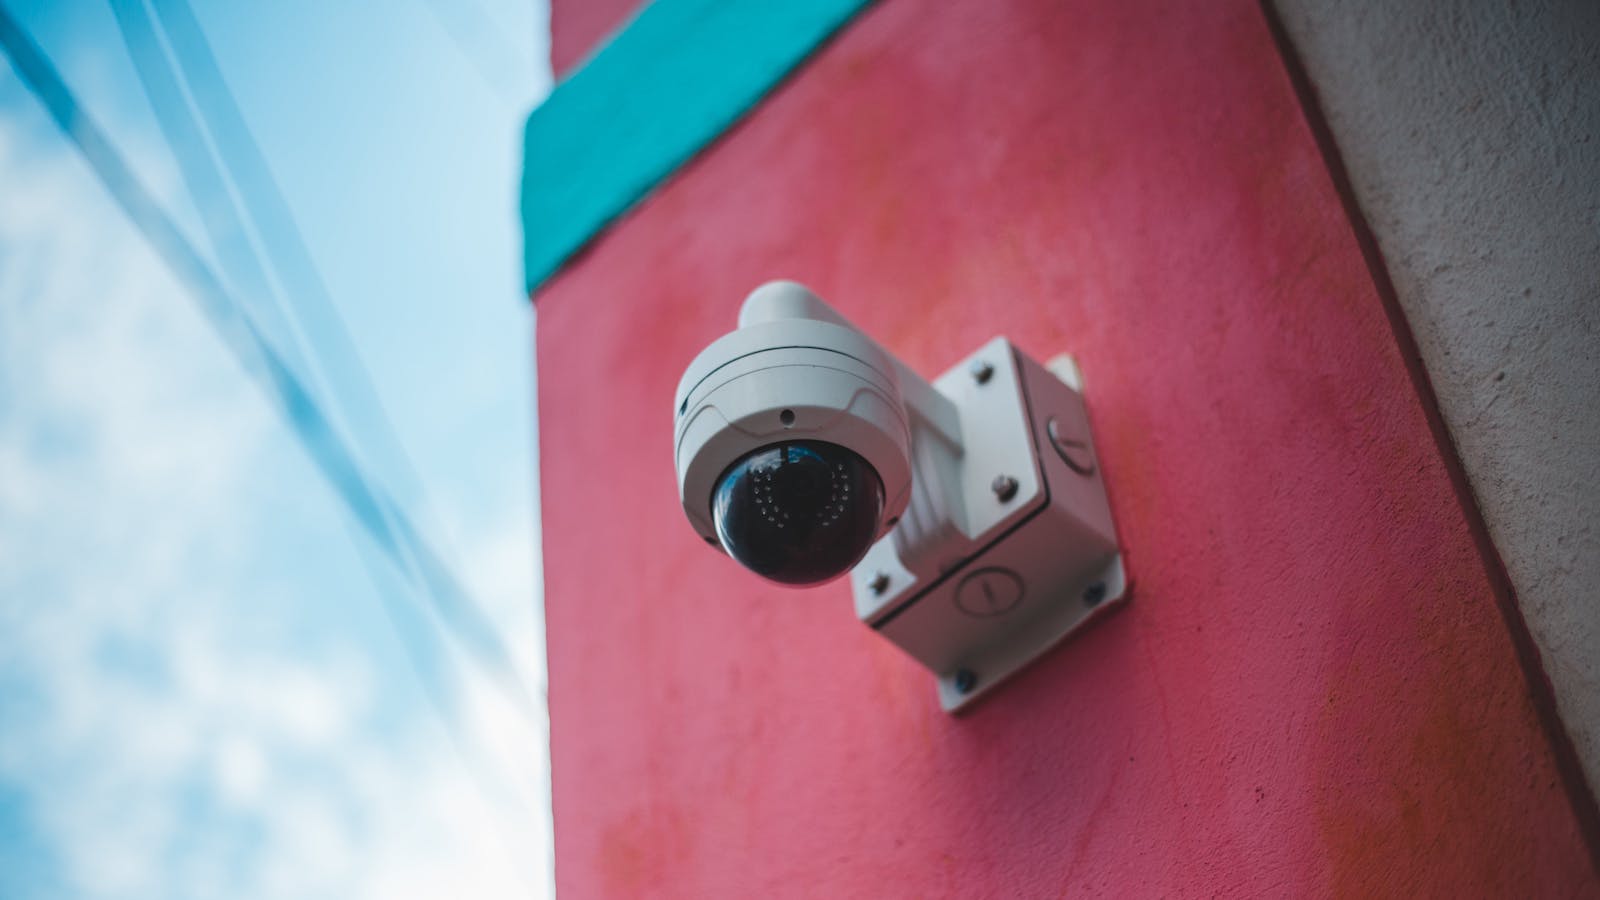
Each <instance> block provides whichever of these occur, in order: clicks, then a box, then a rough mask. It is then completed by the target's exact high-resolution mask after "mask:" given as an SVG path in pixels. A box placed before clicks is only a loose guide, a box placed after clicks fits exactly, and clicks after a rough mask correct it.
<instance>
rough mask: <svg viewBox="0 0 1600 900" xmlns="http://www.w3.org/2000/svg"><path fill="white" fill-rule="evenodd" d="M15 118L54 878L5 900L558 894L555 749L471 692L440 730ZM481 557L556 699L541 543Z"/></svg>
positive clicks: (273, 430)
mask: <svg viewBox="0 0 1600 900" xmlns="http://www.w3.org/2000/svg"><path fill="white" fill-rule="evenodd" d="M5 112H6V111H5V108H4V107H3V106H0V196H3V197H4V204H3V206H0V787H3V788H5V789H7V790H8V791H10V792H14V793H17V794H20V795H21V796H23V797H24V798H25V800H26V802H25V804H23V805H22V807H21V808H22V809H23V810H24V812H23V813H21V815H22V816H23V818H24V822H23V823H22V824H23V826H24V827H25V828H26V829H27V830H28V831H29V832H30V834H31V835H32V836H33V837H34V838H35V840H36V842H37V843H38V844H40V845H42V846H44V847H46V848H48V850H49V853H48V854H45V855H43V856H41V857H39V858H38V859H35V860H32V861H30V862H29V866H32V867H36V868H26V867H25V868H24V869H21V870H17V869H15V868H12V869H11V870H10V871H6V872H4V873H0V894H6V895H7V896H17V897H19V898H26V897H29V896H32V895H34V894H35V893H36V891H35V890H32V889H30V888H32V887H35V886H40V885H48V884H51V883H53V882H54V883H60V884H64V885H65V886H67V887H68V888H70V889H71V890H72V892H73V893H74V894H77V895H82V896H86V897H108V898H110V897H118V898H120V897H161V898H183V897H214V896H228V897H240V898H249V897H269V896H274V897H275V896H294V897H317V896H329V897H352V898H360V897H383V898H405V897H438V896H472V897H485V898H492V897H501V896H518V897H526V896H529V895H530V894H533V895H540V894H543V893H544V892H545V890H546V888H547V885H548V879H549V876H548V868H547V864H548V861H547V850H546V849H545V848H546V847H547V846H548V840H549V824H548V820H547V812H546V810H547V809H548V805H547V803H548V801H547V799H546V791H547V789H546V786H545V781H546V779H545V775H544V769H543V767H542V766H541V765H539V764H538V762H537V761H538V760H539V759H542V758H543V756H544V754H545V749H544V748H545V742H544V725H543V723H542V722H530V721H528V720H527V719H526V718H525V717H524V716H522V715H521V714H520V713H519V712H517V711H516V710H515V709H514V708H513V707H512V706H511V705H510V704H509V702H508V701H507V700H506V699H505V698H504V697H503V696H502V695H501V694H500V693H499V692H498V691H497V689H496V688H495V687H494V686H492V685H490V684H488V683H486V682H484V680H483V679H482V678H481V677H479V676H477V675H475V674H473V673H471V672H470V671H462V672H459V673H457V674H458V675H459V676H460V677H459V679H458V683H457V687H456V690H457V694H456V695H455V696H454V698H453V701H454V703H455V704H456V705H457V707H458V709H456V710H455V711H453V713H452V717H451V719H450V720H449V721H446V720H445V719H444V718H442V717H441V716H440V715H439V714H438V712H437V711H435V710H434V709H432V708H430V707H429V706H427V705H426V703H425V698H426V694H425V692H424V691H423V690H421V689H419V688H418V686H417V685H416V676H415V675H412V674H411V673H409V672H408V671H407V670H406V669H405V668H404V667H403V666H402V665H398V664H397V662H396V661H397V660H400V659H402V658H403V655H402V654H401V653H400V652H399V651H398V650H397V649H396V647H395V638H394V636H393V631H392V629H388V628H383V627H374V623H377V625H379V626H381V625H382V624H383V622H382V619H381V616H380V614H379V612H378V610H379V609H380V607H379V606H378V605H377V602H376V601H375V599H374V598H373V597H372V596H371V594H372V588H371V587H370V586H368V585H366V584H365V582H364V576H363V575H362V572H361V569H360V567H359V565H358V564H357V563H356V562H355V560H356V559H357V556H356V550H355V548H354V546H353V545H352V544H351V543H350V542H349V541H348V540H347V539H346V538H345V536H344V535H345V531H344V526H343V524H342V523H343V519H342V518H341V516H340V514H339V513H338V511H337V507H336V506H335V505H334V503H333V501H332V499H331V497H330V496H329V495H328V494H327V492H326V491H325V490H324V489H323V487H322V484H321V482H320V481H319V480H318V479H317V478H315V477H314V475H313V474H312V473H311V470H310V468H309V466H307V465H306V464H305V462H304V460H303V459H302V458H301V457H300V455H299V451H298V449H297V448H296V446H295V445H294V443H293V442H292V441H291V440H290V439H289V438H288V436H287V434H286V432H285V430H284V428H283V427H282V425H281V424H280V423H279V422H278V421H277V419H276V417H275V416H274V415H273V413H272V411H271V408H270V406H269V405H268V404H267V403H266V402H265V400H264V399H263V397H262V395H261V394H260V392H259V391H258V390H257V389H256V388H255V387H254V386H253V385H252V384H251V383H250V382H249V381H248V379H246V378H245V377H244V376H243V374H242V373H241V372H240V370H239V369H238V368H237V366H236V365H235V364H234V363H233V361H232V360H231V358H230V357H229V356H228V355H227V354H226V353H225V352H224V350H223V349H222V347H221V346H220V345H219V344H218V342H217V341H216V339H215V338H214V337H213V335H212V334H211V332H210V331H209V330H208V329H207V327H206V326H205V324H204V322H203V321H202V320H201V319H200V318H199V316H198V315H197V314H196V313H195V312H194V306H193V304H192V302H191V300H190V299H189V297H188V296H187V295H186V294H185V293H184V292H183V290H182V289H181V287H180V286H178V285H177V284H175V283H174V282H173V281H172V280H171V278H170V277H169V276H168V275H167V273H166V272H165V271H164V270H163V269H162V267H161V266H160V264H159V262H158V261H157V260H156V259H155V258H154V257H153V255H152V254H151V253H150V251H149V250H148V249H147V248H146V246H145V245H144V244H143V242H142V241H141V240H140V239H139V237H138V235H137V233H136V232H135V231H133V229H132V228H131V227H129V226H128V225H127V223H126V222H125V221H124V220H123V219H122V218H121V216H120V214H119V213H118V212H117V211H116V210H115V208H114V207H113V206H112V205H111V204H110V203H109V201H108V200H107V199H106V198H105V197H104V195H103V193H102V191H101V190H100V188H99V186H98V185H97V184H96V183H95V182H94V181H93V179H92V177H91V176H90V175H89V173H88V171H87V170H86V169H85V168H84V167H83V166H82V165H81V163H79V161H78V160H77V159H76V158H75V157H74V156H73V155H72V154H71V153H70V151H69V150H68V149H67V145H66V144H65V143H64V142H62V141H60V140H58V139H55V138H53V137H47V136H46V135H47V134H48V133H47V132H45V131H43V130H42V129H40V127H39V122H38V121H37V117H33V116H31V115H30V116H28V117H26V118H24V117H22V116H20V115H19V114H18V111H17V110H16V109H12V110H10V113H11V114H10V115H9V116H8V115H5ZM24 112H26V111H24ZM24 122H26V124H24ZM466 536H467V537H468V538H470V540H468V541H466V542H465V548H466V549H465V551H464V556H466V557H467V558H468V560H469V562H471V563H472V564H471V565H467V566H465V567H464V570H465V571H466V572H468V573H471V578H472V581H473V587H474V589H475V590H476V591H478V592H479V594H480V596H485V597H488V598H489V601H490V606H491V609H492V610H493V611H494V613H495V615H496V619H497V621H498V622H499V623H500V624H501V625H502V626H503V628H504V629H505V630H506V633H507V634H508V635H510V637H509V641H510V643H511V646H513V647H514V648H516V649H517V651H518V662H519V669H520V670H521V671H522V672H523V675H524V677H525V679H526V680H527V681H528V682H529V683H530V684H535V685H538V684H542V677H543V664H542V653H541V652H539V650H538V647H540V646H542V634H541V633H540V631H539V615H538V609H537V605H536V604H534V603H533V602H531V598H532V597H533V587H532V586H533V584H534V581H533V578H534V574H535V573H534V572H533V564H532V563H531V562H530V560H531V557H532V554H533V550H534V548H533V546H532V537H531V533H530V528H529V526H528V525H526V524H525V523H523V522H522V520H520V519H518V518H516V517H515V516H511V515H508V516H507V518H506V520H505V521H503V522H501V523H498V524H497V525H495V526H493V527H490V528H486V529H484V530H483V531H482V532H480V533H473V532H471V530H470V529H469V530H467V533H466ZM540 693H541V696H542V691H541V692H540ZM3 814H4V811H3V810H0V815H3ZM0 824H4V823H0ZM4 859H7V857H4V856H0V860H4ZM8 862H9V863H10V864H13V865H14V864H15V863H16V862H17V861H16V860H8ZM46 890H47V889H46V888H42V887H41V888H38V890H37V893H39V894H40V895H42V894H43V893H44V892H45V891H46Z"/></svg>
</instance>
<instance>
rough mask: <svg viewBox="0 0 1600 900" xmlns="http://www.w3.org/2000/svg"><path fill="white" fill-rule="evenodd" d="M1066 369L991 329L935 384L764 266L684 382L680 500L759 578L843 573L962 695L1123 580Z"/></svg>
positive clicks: (860, 607) (957, 697)
mask: <svg viewBox="0 0 1600 900" xmlns="http://www.w3.org/2000/svg"><path fill="white" fill-rule="evenodd" d="M1077 383H1078V379H1077V373H1076V367H1075V366H1073V365H1072V362H1071V360H1070V359H1069V358H1066V357H1060V358H1058V359H1057V360H1056V361H1054V362H1053V363H1052V367H1051V369H1050V370H1047V369H1045V368H1044V367H1042V366H1040V365H1038V364H1037V363H1034V362H1033V361H1032V360H1031V359H1028V358H1027V357H1026V356H1025V355H1023V354H1021V353H1020V352H1018V351H1017V350H1016V349H1015V348H1014V347H1013V346H1012V345H1011V344H1010V342H1008V341H1006V340H1005V339H1004V338H996V339H994V340H992V341H990V342H989V343H988V344H985V345H984V346H983V347H982V348H980V349H979V350H978V352H977V353H975V354H973V355H972V357H970V358H969V359H968V360H966V361H964V362H963V363H962V364H960V365H958V366H956V367H955V368H953V369H951V370H950V372H948V373H946V375H945V376H943V377H941V378H940V379H938V380H937V381H936V382H934V383H933V384H930V383H928V382H927V381H925V380H923V379H922V378H921V377H920V376H918V375H917V374H916V373H915V372H913V371H911V370H910V369H909V368H908V367H906V366H905V365H904V364H903V363H901V362H900V361H899V360H898V359H896V358H895V357H894V356H893V355H891V354H890V353H888V352H887V351H885V350H884V349H883V348H881V347H879V346H878V345H877V344H876V343H875V342H873V341H872V340H871V339H870V338H868V337H867V336H866V335H864V334H862V333H861V331H859V330H858V329H856V328H855V327H854V326H852V325H850V323H849V322H847V321H845V319H844V318H843V317H841V316H840V315H839V314H838V313H837V312H835V311H834V310H833V309H832V308H831V307H829V306H828V305H827V304H826V303H824V302H823V301H822V300H821V299H820V298H818V297H817V296H816V295H815V294H813V293H812V292H811V291H810V290H808V289H806V288H805V287H803V286H801V285H799V284H795V283H794V282H787V281H775V282H771V283H768V284H766V285H763V286H762V287H760V288H758V289H757V290H756V291H755V292H754V293H752V294H751V295H750V296H749V297H748V298H747V299H746V300H745V302H744V306H743V307H742V309H741V310H740V313H739V327H738V329H737V330H735V331H733V332H731V333H729V334H727V335H725V336H723V337H721V338H719V339H717V340H716V341H714V342H713V343H712V344H711V345H710V346H709V347H707V348H706V349H705V350H703V351H702V352H701V353H700V354H699V355H698V356H697V357H695V359H694V361H693V362H691V363H690V364H689V367H688V369H687V370H686V371H685V372H684V375H683V380H682V381H681V382H680V383H679V385H678V391H677V395H676V404H675V408H676V427H675V429H674V437H675V448H676V462H677V473H678V494H679V499H680V500H681V501H682V503H683V509H684V513H685V514H686V515H687V516H688V518H689V522H690V524H691V525H692V526H693V527H694V529H695V531H696V532H697V533H698V534H699V535H700V537H701V538H702V539H703V540H704V541H705V542H706V543H708V544H711V545H713V546H716V547H719V548H720V549H722V550H724V551H725V552H726V553H727V554H728V555H729V556H731V557H732V558H733V559H734V560H736V561H737V562H739V563H740V564H741V565H743V566H744V567H745V568H747V569H749V570H751V571H752V572H755V573H756V574H757V575H760V576H762V577H764V578H766V579H768V580H771V581H774V582H777V583H780V584H784V585H789V586H796V587H802V586H811V585H817V584H821V583H823V582H826V581H829V580H831V579H833V578H836V577H838V576H840V575H843V574H845V573H846V572H850V573H852V586H853V588H854V591H855V597H856V611H857V613H858V615H859V616H860V617H861V618H862V620H863V621H865V622H866V623H867V624H868V625H870V626H872V627H873V628H875V629H876V630H878V631H879V632H880V633H882V634H884V635H885V636H886V637H888V638H889V639H890V640H892V641H894V642H895V643H896V644H898V645H900V646H901V648H902V649H904V650H906V651H907V652H908V653H910V654H911V655H912V656H913V657H914V658H916V659H917V660H918V661H920V662H922V663H923V664H924V665H926V666H927V667H928V668H930V669H932V670H933V671H934V672H935V674H937V675H938V676H939V677H940V697H941V700H942V701H943V703H944V705H945V707H946V708H947V709H952V710H954V709H959V708H961V707H963V706H965V705H966V704H968V703H970V702H971V701H972V700H975V699H976V698H977V697H978V696H981V695H982V694H984V693H985V692H987V690H988V689H989V688H991V687H993V686H994V685H995V684H996V683H998V682H999V681H1000V680H1001V679H1003V678H1005V677H1006V676H1008V675H1010V674H1011V673H1012V672H1014V671H1015V670H1017V669H1018V668H1020V667H1021V666H1023V665H1025V664H1026V663H1027V662H1028V661H1029V660H1031V659H1033V658H1034V657H1036V656H1037V655H1038V654H1040V653H1042V652H1043V651H1044V650H1046V649H1048V648H1049V647H1050V646H1051V645H1053V644H1055V643H1056V642H1058V641H1059V640H1060V639H1061V638H1063V637H1064V636H1065V635H1066V634H1068V633H1070V632H1071V631H1073V630H1076V629H1077V628H1078V627H1079V626H1080V625H1082V624H1083V623H1084V622H1086V621H1087V620H1088V619H1089V618H1090V617H1091V615H1092V614H1094V613H1098V612H1100V611H1102V610H1104V609H1107V608H1109V607H1111V606H1112V605H1114V604H1115V602H1116V601H1118V600H1120V599H1121V598H1122V596H1123V594H1124V584H1123V580H1124V579H1123V574H1122V566H1121V556H1120V555H1119V554H1118V552H1117V544H1116V537H1115V533H1114V531H1113V528H1112V522H1111V513H1110V507H1109V505H1108V503H1107V501H1106V496H1105V490H1104V486H1103V485H1102V483H1101V481H1100V474H1099V467H1098V465H1097V463H1096V462H1095V458H1094V452H1093V447H1092V445H1091V443H1090V441H1089V431H1088V419H1087V415H1086V412H1085V410H1084V407H1083V402H1082V397H1081V395H1080V394H1079V392H1078V390H1077ZM1041 447H1043V448H1048V449H1047V450H1044V451H1041V449H1040V448H1041Z"/></svg>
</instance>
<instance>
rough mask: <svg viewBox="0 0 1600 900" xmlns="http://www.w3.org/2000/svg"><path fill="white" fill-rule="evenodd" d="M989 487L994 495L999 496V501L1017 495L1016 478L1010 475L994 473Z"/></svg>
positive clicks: (1002, 501) (1008, 499) (1004, 500)
mask: <svg viewBox="0 0 1600 900" xmlns="http://www.w3.org/2000/svg"><path fill="white" fill-rule="evenodd" d="M989 489H990V490H992V491H994V495H995V496H996V497H998V498H1000V502H1001V503H1006V502H1008V501H1010V499H1011V498H1012V497H1015V496H1016V495H1017V480H1016V479H1015V478H1012V477H1011V476H1010V475H996V476H995V477H994V483H993V484H991V485H989Z"/></svg>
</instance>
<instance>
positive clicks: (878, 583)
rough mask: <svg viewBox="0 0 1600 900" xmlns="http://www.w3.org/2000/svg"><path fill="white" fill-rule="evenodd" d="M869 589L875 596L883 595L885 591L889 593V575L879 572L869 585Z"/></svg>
mask: <svg viewBox="0 0 1600 900" xmlns="http://www.w3.org/2000/svg"><path fill="white" fill-rule="evenodd" d="M868 587H870V588H872V592H873V593H874V594H882V593H883V592H884V591H887V590H888V589H889V573H888V572H879V573H878V574H876V575H874V576H873V577H872V582H871V583H870V584H868Z"/></svg>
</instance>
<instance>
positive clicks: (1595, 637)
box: [1276, 0, 1600, 785]
mask: <svg viewBox="0 0 1600 900" xmlns="http://www.w3.org/2000/svg"><path fill="white" fill-rule="evenodd" d="M1276 5H1277V7H1278V9H1279V10H1280V14H1281V16H1282V18H1283V20H1284V22H1285V25H1286V27H1287V30H1288V31H1289V34H1290V36H1291V38H1292V40H1293V43H1294V45H1295V48H1296V50H1297V51H1298V53H1299V56H1300V57H1301V59H1302V60H1303V61H1304V64H1305V67H1306V69H1307V71H1308V73H1309V75H1310V76H1311V81H1312V82H1313V84H1314V85H1315V90H1316V93H1317V94H1318V96H1319V99H1320V103H1321V106H1322V108H1323V110H1324V112H1325V114H1326V116H1327V120H1328V125H1329V127H1330V129H1331V131H1332V132H1333V136H1334V138H1335V140H1336V141H1337V144H1338V147H1339V150H1340V153H1341V155H1342V156H1343V158H1344V161H1345V163H1346V166H1347V168H1348V170H1349V174H1350V180H1351V182H1352V186H1353V188H1354V190H1355V194H1356V199H1357V200H1358V201H1359V204H1360V206H1361V209H1362V210H1363V212H1364V213H1365V214H1366V217H1367V219H1368V221H1369V223H1370V224H1371V226H1372V229H1373V231H1374V232H1375V234H1376V236H1377V239H1378V243H1379V246H1380V247H1381V249H1382V251H1383V256H1384V258H1385V261H1386V263H1387V266H1388V270H1389V272H1390V274H1391V276H1392V278H1393V281H1394V287H1395V291H1396V293H1397V294H1398V298H1399V301H1400V303H1401V305H1402V306H1403V308H1404V310H1405V313H1406V317H1407V319H1408V320H1409V322H1410V325H1411V328H1412V331H1413V333H1414V334H1415V336H1416V340H1417V344H1418V346H1419V349H1420V350H1421V353H1422V357H1423V359H1424V361H1425V362H1426V365H1427V371H1428V374H1429V377H1430V378H1431V380H1432V383H1433V387H1434V390H1435V391H1436V392H1437V395H1438V398H1439V405H1440V408H1441V411H1442V412H1443V415H1444V419H1445V422H1446V423H1447V425H1448V427H1449V430H1450V434H1451V437H1452V438H1453V440H1454V441H1455V444H1456V446H1457V448H1458V450H1459V452H1460V456H1461V459H1462V462H1463V464H1464V466H1465V469H1466V472H1467V475H1468V477H1469V479H1470V482H1471V486H1472V491H1473V493H1474V494H1475V495H1476V498H1477V502H1478V505H1479V508H1480V509H1481V510H1482V513H1483V516H1484V519H1485V520H1486V521H1487V523H1488V528H1489V532H1490V534H1491V536H1492V537H1493V540H1494V545H1495V547H1496V548H1497V549H1498V551H1499V553H1500V556H1501V558H1502V559H1503V560H1504V561H1505V565H1506V568H1507V570H1508V571H1509V574H1510V577H1511V581H1512V583H1513V585H1514V586H1515V589H1516V593H1517V597H1518V600H1519V602H1520V606H1521V610H1522V613H1523V615H1524V617H1525V618H1526V621H1527V623H1528V626H1529V629H1530V631H1531V632H1532V633H1533V635H1534V638H1535V640H1536V641H1537V643H1538V646H1539V648H1540V651H1541V654H1542V657H1543V663H1544V666H1545V669H1546V671H1547V672H1548V674H1549V677H1550V680H1551V682H1552V684H1553V686H1554V688H1555V693H1556V698H1557V702H1558V705H1559V707H1560V710H1561V713H1562V718H1563V720H1564V721H1565V724H1566V727H1567V729H1568V731H1569V733H1570V734H1571V736H1572V738H1573V742H1574V743H1575V744H1576V746H1577V749H1578V753H1579V756H1580V758H1581V759H1582V760H1583V762H1584V766H1585V768H1586V770H1587V773H1588V778H1589V783H1590V785H1600V3H1595V2H1593V0H1536V2H1523V3H1514V4H1513V3H1489V2H1477V3H1475V2H1468V0H1451V2H1425V3H1418V2H1412V0H1353V2H1352V0H1347V2H1333V3H1329V2H1324V0H1276Z"/></svg>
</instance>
